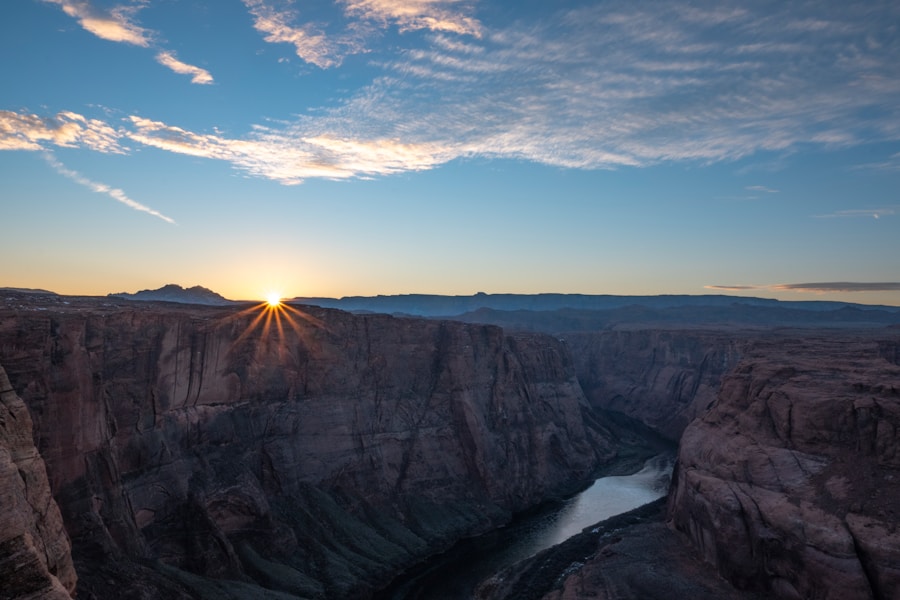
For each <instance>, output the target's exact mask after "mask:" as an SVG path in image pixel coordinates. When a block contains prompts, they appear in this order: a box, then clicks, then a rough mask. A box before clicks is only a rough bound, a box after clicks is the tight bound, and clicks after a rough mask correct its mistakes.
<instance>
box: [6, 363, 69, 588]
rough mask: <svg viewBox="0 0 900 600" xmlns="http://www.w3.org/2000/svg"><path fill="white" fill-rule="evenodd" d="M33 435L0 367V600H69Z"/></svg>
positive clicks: (65, 549)
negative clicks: (24, 599) (21, 599)
mask: <svg viewBox="0 0 900 600" xmlns="http://www.w3.org/2000/svg"><path fill="white" fill-rule="evenodd" d="M31 435H32V422H31V417H30V416H29V414H28V409H27V408H26V407H25V403H24V402H22V400H21V399H20V398H19V397H18V396H17V395H16V392H15V390H14V389H13V388H12V386H11V385H10V382H9V379H8V378H7V376H6V371H4V370H3V367H0V599H3V600H8V599H12V598H24V597H28V598H31V599H34V600H61V599H63V598H71V596H70V592H72V591H73V590H74V589H75V582H76V576H75V569H74V567H73V566H72V557H71V554H70V547H69V538H68V537H67V536H66V532H65V530H64V529H63V523H62V518H61V517H60V514H59V508H58V507H57V505H56V502H54V500H53V498H52V496H51V494H50V485H49V483H48V481H47V474H46V471H45V470H44V462H43V460H41V457H40V455H39V454H38V452H37V449H36V448H35V447H34V442H33V441H32V438H31Z"/></svg>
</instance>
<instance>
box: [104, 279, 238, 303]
mask: <svg viewBox="0 0 900 600" xmlns="http://www.w3.org/2000/svg"><path fill="white" fill-rule="evenodd" d="M109 297H110V298H121V299H123V300H138V301H143V302H179V303H181V304H206V305H208V306H225V305H228V304H232V300H229V299H228V298H225V297H224V296H222V295H220V294H217V293H216V292H214V291H212V290H210V289H208V288H205V287H203V286H200V285H195V286H194V287H190V288H183V287H181V286H180V285H176V284H174V283H170V284H168V285H164V286H162V287H161V288H159V289H156V290H141V291H139V292H136V293H134V294H129V293H128V292H119V293H117V294H109Z"/></svg>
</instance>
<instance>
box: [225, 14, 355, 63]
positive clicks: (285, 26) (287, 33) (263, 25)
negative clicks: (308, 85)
mask: <svg viewBox="0 0 900 600" xmlns="http://www.w3.org/2000/svg"><path fill="white" fill-rule="evenodd" d="M243 2H244V5H245V6H246V7H247V9H248V10H249V11H250V14H251V15H253V27H254V28H255V29H256V30H257V31H259V32H260V33H263V34H265V35H266V37H265V38H263V39H265V41H267V42H271V43H274V44H291V45H293V46H294V49H295V51H296V53H297V56H298V57H300V58H301V59H303V60H304V61H306V62H308V63H312V64H314V65H316V66H318V67H321V68H323V69H327V68H328V67H333V66H336V65H339V64H340V63H341V60H342V56H341V49H340V46H339V45H338V44H337V43H335V42H334V41H333V40H332V39H331V38H329V37H327V36H326V35H325V34H324V33H322V32H321V31H319V30H317V29H316V28H315V27H314V26H313V25H311V24H306V25H304V26H299V27H298V26H295V25H293V24H292V23H293V22H294V21H295V20H296V19H297V16H298V15H297V13H296V11H293V10H279V9H277V8H276V7H275V6H274V5H273V4H272V3H271V2H267V1H266V0H243Z"/></svg>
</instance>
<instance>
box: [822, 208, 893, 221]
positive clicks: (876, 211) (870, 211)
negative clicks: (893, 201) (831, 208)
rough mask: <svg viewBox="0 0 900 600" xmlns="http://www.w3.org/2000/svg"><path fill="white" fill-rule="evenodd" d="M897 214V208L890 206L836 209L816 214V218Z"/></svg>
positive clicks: (874, 216) (873, 216)
mask: <svg viewBox="0 0 900 600" xmlns="http://www.w3.org/2000/svg"><path fill="white" fill-rule="evenodd" d="M895 214H897V209H895V208H890V207H883V208H860V209H852V210H838V211H835V212H832V213H827V214H824V215H816V218H817V219H859V218H867V219H880V218H881V217H892V216H894V215H895Z"/></svg>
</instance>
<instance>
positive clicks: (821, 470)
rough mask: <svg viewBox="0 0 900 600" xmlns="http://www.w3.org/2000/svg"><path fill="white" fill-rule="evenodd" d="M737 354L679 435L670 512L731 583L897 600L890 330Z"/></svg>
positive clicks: (899, 378)
mask: <svg viewBox="0 0 900 600" xmlns="http://www.w3.org/2000/svg"><path fill="white" fill-rule="evenodd" d="M878 335H883V334H876V333H869V334H865V335H860V336H850V335H838V334H832V335H830V336H822V335H819V336H812V335H810V336H807V337H805V338H804V339H786V338H776V339H774V340H773V341H772V342H770V343H762V342H760V343H757V344H755V345H754V346H753V347H752V348H750V349H748V351H747V355H746V356H745V358H744V360H742V362H741V363H740V364H739V365H738V367H737V369H736V370H735V371H734V372H733V373H731V374H730V375H729V376H728V377H727V378H726V379H725V382H724V384H723V386H722V389H721V391H720V392H719V394H718V400H717V402H716V404H715V406H714V407H713V408H712V410H710V411H709V412H708V413H707V414H706V415H705V416H703V417H702V418H700V419H697V420H696V421H694V422H693V423H692V424H691V425H690V426H688V428H687V430H686V431H685V433H684V436H683V438H682V440H681V446H680V453H679V458H678V460H679V466H678V468H677V473H676V480H675V483H674V488H673V489H674V493H673V494H672V495H670V500H669V512H670V517H671V519H672V522H673V523H674V525H675V526H676V527H677V528H678V529H679V530H681V531H683V532H684V533H686V534H687V535H688V537H689V538H690V540H691V542H692V543H693V544H694V545H695V546H696V547H697V548H698V549H699V550H700V551H701V552H702V554H703V555H704V557H705V558H706V559H707V560H708V561H709V562H711V563H712V564H714V565H716V566H717V568H718V570H719V572H720V573H721V574H722V575H724V576H725V577H727V578H728V579H730V580H731V581H732V582H733V583H735V584H736V585H738V586H739V587H745V588H751V589H756V590H759V591H761V592H764V593H766V594H767V595H768V596H770V597H775V598H785V599H795V598H796V599H799V598H809V599H835V600H837V599H842V600H847V599H856V598H859V599H870V598H876V599H889V598H890V599H892V598H898V597H900V533H898V530H897V526H898V522H900V512H898V511H900V506H898V504H897V499H898V498H900V437H898V430H900V364H898V363H900V361H898V359H897V348H900V340H898V339H897V335H896V334H894V335H893V336H890V339H887V340H881V341H879V338H878V337H877V336H878Z"/></svg>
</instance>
